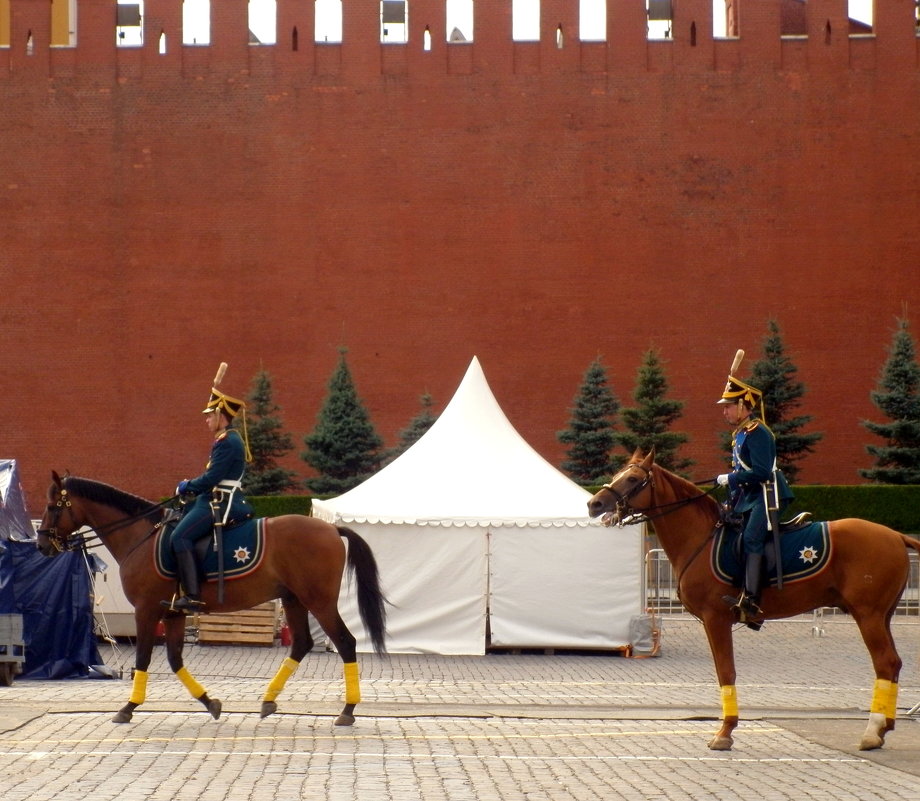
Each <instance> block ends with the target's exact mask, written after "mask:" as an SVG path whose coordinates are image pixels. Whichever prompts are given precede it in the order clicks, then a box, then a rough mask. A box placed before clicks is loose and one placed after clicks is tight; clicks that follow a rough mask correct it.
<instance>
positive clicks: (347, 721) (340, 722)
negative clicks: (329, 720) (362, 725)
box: [335, 712, 355, 726]
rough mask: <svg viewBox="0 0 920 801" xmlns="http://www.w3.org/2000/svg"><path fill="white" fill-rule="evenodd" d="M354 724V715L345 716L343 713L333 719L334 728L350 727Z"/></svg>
mask: <svg viewBox="0 0 920 801" xmlns="http://www.w3.org/2000/svg"><path fill="white" fill-rule="evenodd" d="M354 722H355V716H354V715H346V714H345V713H344V712H343V713H342V714H341V715H339V716H338V717H337V718H336V719H335V725H336V726H352V725H354Z"/></svg>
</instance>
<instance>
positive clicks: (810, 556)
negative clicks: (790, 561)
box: [799, 545, 818, 565]
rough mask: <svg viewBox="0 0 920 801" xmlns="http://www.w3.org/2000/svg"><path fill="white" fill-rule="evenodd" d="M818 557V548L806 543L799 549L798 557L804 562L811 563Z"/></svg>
mask: <svg viewBox="0 0 920 801" xmlns="http://www.w3.org/2000/svg"><path fill="white" fill-rule="evenodd" d="M817 558H818V549H817V548H815V547H814V546H812V545H806V546H805V547H804V548H802V550H801V551H799V559H801V560H802V561H803V562H805V563H806V564H809V565H810V564H811V563H812V562H814V561H815V559H817Z"/></svg>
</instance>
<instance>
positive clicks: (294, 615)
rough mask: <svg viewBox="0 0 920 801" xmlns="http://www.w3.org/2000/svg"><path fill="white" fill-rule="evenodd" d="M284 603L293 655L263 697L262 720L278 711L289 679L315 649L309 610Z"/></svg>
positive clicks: (288, 600) (287, 602) (289, 600)
mask: <svg viewBox="0 0 920 801" xmlns="http://www.w3.org/2000/svg"><path fill="white" fill-rule="evenodd" d="M283 603H284V616H285V618H286V620H287V624H288V628H289V629H290V631H291V653H290V655H289V656H288V657H286V658H285V660H284V661H283V662H282V663H281V667H279V668H278V672H277V673H276V674H275V675H274V678H272V680H271V681H270V682H269V683H268V687H266V688H265V694H264V695H263V696H262V710H261V712H260V713H259V716H260V717H262V718H267V717H268V716H269V715H271V714H273V713H274V712H276V711H277V710H278V704H276V703H275V699H276V698H277V697H278V696H279V695H280V694H281V691H282V690H283V689H284V686H285V684H287V681H288V679H289V678H290V677H291V676H293V675H294V672H295V671H296V670H297V668H298V667H299V666H300V663H301V662H302V661H303V658H304V657H305V656H306V655H307V653H308V652H309V651H310V649H311V648H312V647H313V637H312V636H311V635H310V621H309V618H308V617H307V610H306V609H304V608H303V606H301V605H300V604H299V603H297V602H296V601H294V600H293V599H285V600H284V602H283Z"/></svg>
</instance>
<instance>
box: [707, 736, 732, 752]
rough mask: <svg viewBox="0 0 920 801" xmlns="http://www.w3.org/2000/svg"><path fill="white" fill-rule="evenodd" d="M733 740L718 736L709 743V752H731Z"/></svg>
mask: <svg viewBox="0 0 920 801" xmlns="http://www.w3.org/2000/svg"><path fill="white" fill-rule="evenodd" d="M734 742H735V741H734V740H733V739H732V738H731V737H720V736H719V735H718V734H717V735H716V736H715V737H713V738H712V739H711V740H710V741H709V749H710V750H711V751H731V750H732V745H734Z"/></svg>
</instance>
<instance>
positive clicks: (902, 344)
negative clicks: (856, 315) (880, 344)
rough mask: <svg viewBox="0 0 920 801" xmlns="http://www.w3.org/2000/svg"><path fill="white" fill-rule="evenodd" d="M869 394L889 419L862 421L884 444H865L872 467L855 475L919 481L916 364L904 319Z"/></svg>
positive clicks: (918, 378) (919, 398)
mask: <svg viewBox="0 0 920 801" xmlns="http://www.w3.org/2000/svg"><path fill="white" fill-rule="evenodd" d="M871 397H872V402H873V403H874V404H875V405H876V406H877V407H878V409H879V410H880V411H881V412H882V414H884V415H885V417H887V418H888V419H889V420H891V422H890V423H873V422H870V421H869V420H864V421H863V425H864V426H865V427H866V428H868V429H869V431H871V432H872V433H873V434H875V435H876V436H878V437H881V438H882V439H884V440H885V444H884V445H867V446H866V450H867V451H868V452H869V453H870V454H871V455H872V456H874V457H875V467H873V468H871V469H869V470H860V471H859V474H860V475H861V476H862V477H863V478H868V479H870V480H871V481H877V482H879V483H885V484H920V367H918V366H917V359H916V352H915V348H914V340H913V337H912V336H911V334H910V328H909V324H908V322H907V320H898V328H897V330H896V331H895V333H894V338H893V340H892V343H891V349H890V351H889V356H888V360H887V361H886V362H885V365H884V367H883V368H882V374H881V376H880V378H879V384H878V388H877V389H876V391H875V392H873V393H872V394H871Z"/></svg>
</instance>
